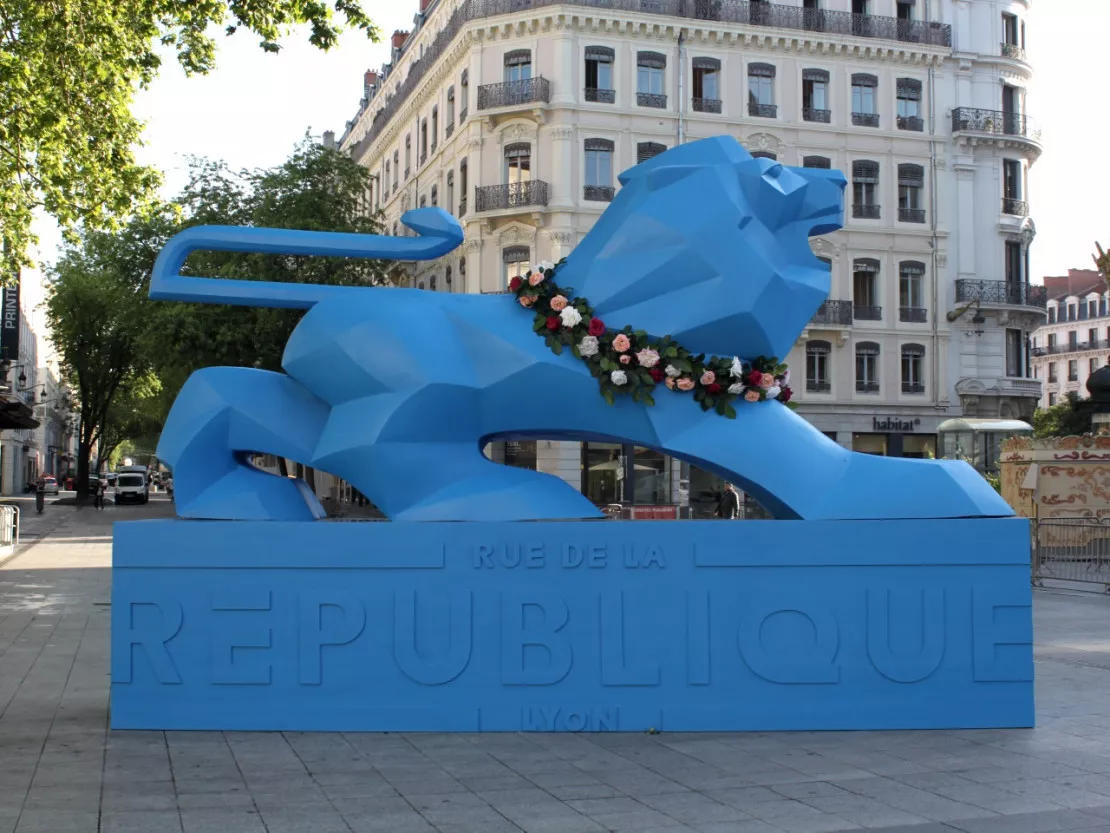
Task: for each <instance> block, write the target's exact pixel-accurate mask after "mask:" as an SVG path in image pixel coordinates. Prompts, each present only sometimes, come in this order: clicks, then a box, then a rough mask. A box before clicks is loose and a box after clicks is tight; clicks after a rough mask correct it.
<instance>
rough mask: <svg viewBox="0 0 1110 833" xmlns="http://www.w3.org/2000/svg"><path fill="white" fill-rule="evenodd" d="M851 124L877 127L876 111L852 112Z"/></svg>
mask: <svg viewBox="0 0 1110 833" xmlns="http://www.w3.org/2000/svg"><path fill="white" fill-rule="evenodd" d="M852 124H854V125H855V126H856V127H878V126H879V114H878V113H852Z"/></svg>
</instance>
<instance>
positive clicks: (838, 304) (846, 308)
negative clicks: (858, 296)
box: [812, 301, 852, 327]
mask: <svg viewBox="0 0 1110 833" xmlns="http://www.w3.org/2000/svg"><path fill="white" fill-rule="evenodd" d="M812 323H813V324H831V325H833V326H836V327H850V326H852V302H851V301H825V303H823V304H821V306H820V307H818V308H817V314H816V315H814V316H813V321H812Z"/></svg>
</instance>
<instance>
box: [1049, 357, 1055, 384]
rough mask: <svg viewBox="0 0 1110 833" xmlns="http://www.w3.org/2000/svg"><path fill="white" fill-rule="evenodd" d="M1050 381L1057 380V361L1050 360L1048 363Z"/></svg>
mask: <svg viewBox="0 0 1110 833" xmlns="http://www.w3.org/2000/svg"><path fill="white" fill-rule="evenodd" d="M1048 381H1050V382H1055V381H1056V362H1049V363H1048Z"/></svg>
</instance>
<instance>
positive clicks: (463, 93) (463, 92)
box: [459, 69, 470, 124]
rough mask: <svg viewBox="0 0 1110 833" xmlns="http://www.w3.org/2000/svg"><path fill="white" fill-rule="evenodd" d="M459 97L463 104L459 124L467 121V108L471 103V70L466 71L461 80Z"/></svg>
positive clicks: (460, 108) (463, 72)
mask: <svg viewBox="0 0 1110 833" xmlns="http://www.w3.org/2000/svg"><path fill="white" fill-rule="evenodd" d="M459 96H460V98H461V99H462V104H460V105H459V124H462V123H463V122H464V121H466V108H467V104H468V103H469V102H470V70H466V69H464V70H463V71H462V77H461V78H460V79H459Z"/></svg>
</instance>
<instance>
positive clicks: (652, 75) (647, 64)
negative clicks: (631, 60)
mask: <svg viewBox="0 0 1110 833" xmlns="http://www.w3.org/2000/svg"><path fill="white" fill-rule="evenodd" d="M666 71H667V56H666V55H663V54H662V53H660V52H637V53H636V103H637V104H639V105H640V106H641V107H666V106H667V95H666V93H665V92H664V90H665V89H666V87H665V82H666Z"/></svg>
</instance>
